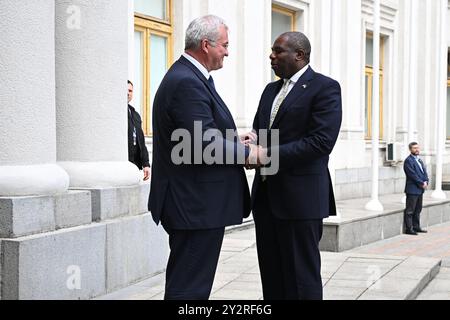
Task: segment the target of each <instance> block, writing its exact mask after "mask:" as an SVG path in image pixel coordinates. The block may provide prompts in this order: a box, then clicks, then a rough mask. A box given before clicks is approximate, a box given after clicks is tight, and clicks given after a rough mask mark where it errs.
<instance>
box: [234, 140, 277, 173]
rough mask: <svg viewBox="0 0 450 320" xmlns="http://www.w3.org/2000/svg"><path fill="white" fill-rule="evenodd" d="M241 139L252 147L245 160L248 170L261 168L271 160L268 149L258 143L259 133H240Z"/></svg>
mask: <svg viewBox="0 0 450 320" xmlns="http://www.w3.org/2000/svg"><path fill="white" fill-rule="evenodd" d="M239 139H240V141H241V143H242V144H244V145H245V146H247V147H249V148H250V154H249V156H248V158H247V159H246V161H245V168H246V169H247V170H252V169H256V168H260V167H262V166H265V165H267V164H268V163H269V162H270V159H269V157H268V156H267V149H265V148H263V147H262V146H259V145H257V142H258V135H257V134H256V133H255V132H254V131H251V132H248V133H245V134H241V135H239Z"/></svg>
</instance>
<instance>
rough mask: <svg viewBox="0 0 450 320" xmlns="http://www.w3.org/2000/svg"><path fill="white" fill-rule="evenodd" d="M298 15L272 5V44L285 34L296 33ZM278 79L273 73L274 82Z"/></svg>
mask: <svg viewBox="0 0 450 320" xmlns="http://www.w3.org/2000/svg"><path fill="white" fill-rule="evenodd" d="M295 19H296V13H295V11H293V10H289V9H286V8H283V7H281V6H278V5H272V43H271V45H272V44H273V43H274V42H275V40H276V39H277V38H278V37H279V36H280V35H281V34H282V33H285V32H289V31H295ZM276 79H277V77H276V76H275V73H274V72H273V71H272V80H276Z"/></svg>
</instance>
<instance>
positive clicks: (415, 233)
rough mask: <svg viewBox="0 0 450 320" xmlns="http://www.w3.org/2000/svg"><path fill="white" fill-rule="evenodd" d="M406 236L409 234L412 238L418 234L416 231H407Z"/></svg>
mask: <svg viewBox="0 0 450 320" xmlns="http://www.w3.org/2000/svg"><path fill="white" fill-rule="evenodd" d="M405 234H409V235H411V236H417V235H418V234H417V232H415V231H406V232H405Z"/></svg>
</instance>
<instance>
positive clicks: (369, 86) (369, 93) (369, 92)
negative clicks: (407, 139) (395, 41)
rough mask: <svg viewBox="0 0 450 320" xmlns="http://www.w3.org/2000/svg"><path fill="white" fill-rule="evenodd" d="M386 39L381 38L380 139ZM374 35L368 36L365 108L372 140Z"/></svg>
mask: <svg viewBox="0 0 450 320" xmlns="http://www.w3.org/2000/svg"><path fill="white" fill-rule="evenodd" d="M384 42H385V40H384V38H383V37H381V38H380V80H379V81H380V93H379V94H380V139H382V138H383V68H384ZM373 81H374V79H373V35H372V34H371V33H368V34H367V36H366V67H365V85H366V106H365V131H364V132H365V135H366V139H371V138H372V97H373Z"/></svg>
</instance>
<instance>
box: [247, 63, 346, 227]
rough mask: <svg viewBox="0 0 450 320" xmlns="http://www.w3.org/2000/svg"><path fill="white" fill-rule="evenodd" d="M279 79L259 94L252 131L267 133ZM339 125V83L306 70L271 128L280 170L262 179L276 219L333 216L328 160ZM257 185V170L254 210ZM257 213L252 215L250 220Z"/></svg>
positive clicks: (253, 197) (253, 191)
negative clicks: (276, 132)
mask: <svg viewBox="0 0 450 320" xmlns="http://www.w3.org/2000/svg"><path fill="white" fill-rule="evenodd" d="M282 85H283V80H279V81H277V82H274V83H270V84H269V85H268V86H267V87H266V89H265V90H264V92H263V94H262V97H261V101H260V104H259V108H258V112H257V114H256V117H255V120H254V123H253V128H254V129H255V130H259V129H268V127H269V121H270V114H271V109H272V104H273V102H274V99H275V97H276V96H277V94H278V93H279V91H280V90H281V87H282ZM341 122H342V103H341V88H340V85H339V83H338V82H336V81H335V80H333V79H330V78H328V77H325V76H323V75H321V74H319V73H316V72H314V71H313V69H312V68H310V67H309V68H308V69H307V71H306V72H305V73H304V74H303V75H302V76H301V77H300V79H299V80H298V82H297V83H296V84H295V86H294V88H293V89H292V90H291V92H290V93H289V95H288V96H287V97H286V99H285V100H284V102H283V104H282V105H281V107H280V109H279V111H278V114H277V116H276V118H275V121H274V123H273V126H272V128H273V129H278V130H279V133H280V135H279V136H280V141H279V145H270V144H271V142H270V141H269V145H270V146H269V150H270V153H274V152H278V153H279V157H280V170H279V172H278V173H277V174H276V175H273V176H268V177H267V182H266V183H267V188H268V194H269V203H270V206H271V211H272V213H273V214H274V215H275V216H276V217H277V218H280V219H297V220H310V219H323V218H327V217H328V216H329V215H335V214H336V204H335V199H334V193H333V187H332V184H331V178H330V173H329V170H328V160H329V155H330V153H331V152H332V150H333V148H334V145H335V143H336V140H337V138H338V135H339V131H340V126H341ZM260 184H261V176H260V174H259V171H257V174H256V177H255V181H254V183H253V189H252V204H253V207H255V206H254V203H255V201H258V199H256V197H257V194H258V188H259V186H260ZM256 214H257V212H255V215H256Z"/></svg>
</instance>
